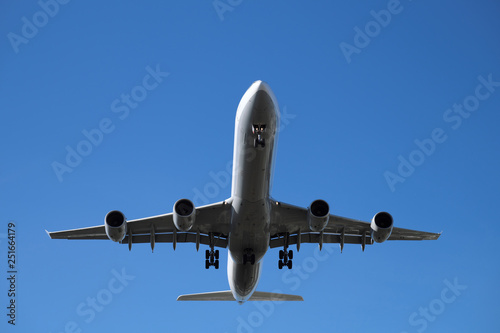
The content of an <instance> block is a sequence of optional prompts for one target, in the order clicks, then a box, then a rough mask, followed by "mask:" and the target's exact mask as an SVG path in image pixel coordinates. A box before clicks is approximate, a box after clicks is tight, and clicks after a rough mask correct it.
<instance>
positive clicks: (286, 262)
mask: <svg viewBox="0 0 500 333" xmlns="http://www.w3.org/2000/svg"><path fill="white" fill-rule="evenodd" d="M292 259H293V251H292V250H287V248H286V247H285V249H284V250H280V259H279V260H278V268H279V269H282V268H283V266H286V267H288V269H292Z"/></svg>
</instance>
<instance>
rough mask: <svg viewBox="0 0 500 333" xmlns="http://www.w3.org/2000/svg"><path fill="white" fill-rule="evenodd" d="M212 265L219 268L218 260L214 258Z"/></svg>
mask: <svg viewBox="0 0 500 333" xmlns="http://www.w3.org/2000/svg"><path fill="white" fill-rule="evenodd" d="M214 266H215V269H219V260H215V263H214Z"/></svg>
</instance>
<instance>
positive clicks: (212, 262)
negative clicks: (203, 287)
mask: <svg viewBox="0 0 500 333" xmlns="http://www.w3.org/2000/svg"><path fill="white" fill-rule="evenodd" d="M205 259H206V260H205V268H206V269H209V268H210V266H214V267H215V269H219V250H215V251H214V250H206V251H205Z"/></svg>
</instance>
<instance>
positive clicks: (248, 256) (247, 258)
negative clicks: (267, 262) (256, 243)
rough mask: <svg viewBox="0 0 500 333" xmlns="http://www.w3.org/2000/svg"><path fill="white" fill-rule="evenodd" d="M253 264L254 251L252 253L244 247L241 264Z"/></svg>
mask: <svg viewBox="0 0 500 333" xmlns="http://www.w3.org/2000/svg"><path fill="white" fill-rule="evenodd" d="M247 263H248V264H250V265H255V253H253V251H252V249H245V252H244V253H243V265H246V264H247Z"/></svg>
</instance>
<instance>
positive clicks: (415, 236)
mask: <svg viewBox="0 0 500 333" xmlns="http://www.w3.org/2000/svg"><path fill="white" fill-rule="evenodd" d="M272 214H273V216H272V219H271V220H272V221H273V222H272V223H273V224H272V225H271V241H270V247H271V248H275V247H282V246H285V245H292V244H298V245H299V246H300V244H301V243H316V244H320V246H321V245H322V244H323V243H339V244H341V247H343V245H344V244H360V245H361V246H362V247H363V248H364V247H365V245H371V244H373V240H372V237H371V227H370V223H369V222H364V221H359V220H354V219H350V218H346V217H342V216H337V215H332V214H330V217H329V222H328V224H327V226H326V227H325V229H324V230H323V231H322V232H311V231H310V229H309V225H308V222H307V209H306V208H302V207H298V206H293V205H289V204H285V203H281V202H277V203H276V204H275V205H273V212H272ZM439 236H440V233H431V232H425V231H417V230H410V229H403V228H393V230H392V233H391V236H390V237H389V238H388V240H435V239H438V238H439Z"/></svg>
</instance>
